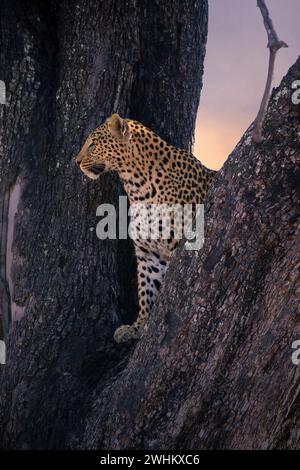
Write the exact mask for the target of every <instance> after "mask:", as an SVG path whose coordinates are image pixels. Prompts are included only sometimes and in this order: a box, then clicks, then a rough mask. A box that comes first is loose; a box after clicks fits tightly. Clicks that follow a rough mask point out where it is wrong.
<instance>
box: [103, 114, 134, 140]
mask: <svg viewBox="0 0 300 470" xmlns="http://www.w3.org/2000/svg"><path fill="white" fill-rule="evenodd" d="M107 123H108V128H109V130H110V132H111V134H112V135H113V136H114V137H115V138H116V139H118V140H124V141H126V142H129V140H130V138H131V133H130V130H129V126H128V122H127V121H125V119H122V118H121V117H120V116H119V115H118V114H113V115H112V116H111V117H110V118H109V119H108V120H107Z"/></svg>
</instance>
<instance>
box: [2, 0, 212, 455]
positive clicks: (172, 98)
mask: <svg viewBox="0 0 300 470" xmlns="http://www.w3.org/2000/svg"><path fill="white" fill-rule="evenodd" d="M0 21H1V39H0V41H1V43H0V79H1V80H4V81H5V83H6V86H7V105H6V106H0V119H1V128H0V157H1V159H0V184H1V188H0V199H1V201H0V202H1V204H0V207H1V212H0V216H1V217H2V219H1V227H0V233H1V234H2V238H1V264H2V265H1V270H0V272H1V278H2V279H1V285H0V292H1V298H0V314H2V316H3V317H5V325H8V323H9V321H10V316H11V313H12V311H13V313H16V314H21V313H24V317H23V319H22V320H21V321H20V322H19V323H17V324H14V326H13V328H11V331H10V334H9V335H8V337H7V338H6V339H7V352H8V356H7V365H6V366H1V370H0V374H1V375H0V390H1V392H0V393H1V398H0V447H3V448H65V447H67V446H68V443H69V442H70V439H71V436H72V439H73V441H74V442H76V439H78V442H80V441H81V439H82V435H83V432H84V428H83V425H84V422H85V417H86V413H87V412H88V410H89V405H91V404H92V402H93V393H94V391H95V389H96V388H97V390H98V392H99V387H100V388H101V389H102V388H105V386H106V384H107V383H109V381H110V380H112V378H114V377H115V376H116V374H117V373H118V372H119V371H120V370H122V369H123V368H124V367H125V365H126V362H127V361H128V359H129V356H130V353H131V350H132V348H130V347H129V346H122V347H121V346H117V345H116V344H115V343H114V342H113V340H112V335H113V331H114V329H115V328H116V327H117V326H118V325H119V324H120V323H122V322H124V321H127V322H128V321H130V320H133V318H134V316H135V315H136V309H137V307H136V293H135V291H136V289H135V262H134V256H133V250H132V245H131V243H129V242H127V241H117V240H116V241H107V242H100V241H99V240H98V239H97V238H96V235H95V230H94V228H95V225H96V223H97V219H96V216H95V215H96V207H97V206H98V205H99V204H100V203H101V202H106V203H107V202H113V203H115V204H117V200H118V199H117V197H118V195H119V194H121V192H122V189H121V187H120V184H119V183H118V181H117V179H116V177H113V176H106V177H105V178H102V179H101V181H99V182H97V183H91V182H87V181H86V180H85V179H84V177H83V176H82V175H81V174H80V172H79V171H78V169H77V168H75V166H74V165H73V157H74V155H75V154H76V153H77V152H78V150H79V149H80V147H81V145H82V143H83V141H84V139H85V137H86V136H87V133H88V131H89V130H91V129H93V128H95V127H96V126H97V125H99V124H100V123H101V122H102V121H103V120H104V119H105V118H106V117H107V116H109V115H110V114H111V113H112V112H114V111H117V112H118V113H119V114H120V115H122V116H130V117H131V118H135V119H138V120H140V121H142V122H143V123H144V124H146V125H148V126H150V127H151V128H153V129H155V130H156V131H157V132H159V133H160V134H161V136H163V137H164V138H166V139H168V140H169V141H170V142H171V143H173V144H175V145H180V146H182V147H186V148H189V147H190V145H191V142H192V137H193V130H194V123H195V116H196V111H197V107H198V100H199V94H200V89H201V85H202V72H203V59H204V54H205V44H206V37H207V0H199V1H196V2H195V1H193V0H169V1H168V2H161V1H158V0H139V1H126V0H98V1H95V0H89V1H79V0H77V1H75V0H73V1H69V0H64V1H58V0H57V1H56V0H52V1H47V2H43V1H39V0H25V1H22V2H21V1H17V0H2V1H1V5H0ZM19 193H20V200H19V201H18V199H19ZM16 203H18V210H17V213H16V217H14V210H13V207H14V206H16ZM12 224H14V227H12ZM12 229H13V233H14V241H13V245H12V251H13V255H14V259H13V262H12V263H11V252H10V251H11V250H10V242H11V240H9V237H8V236H7V234H9V233H12ZM11 264H12V277H11V273H10V271H11ZM2 291H3V295H2ZM12 302H15V304H16V305H13V303H12ZM22 310H24V312H22Z"/></svg>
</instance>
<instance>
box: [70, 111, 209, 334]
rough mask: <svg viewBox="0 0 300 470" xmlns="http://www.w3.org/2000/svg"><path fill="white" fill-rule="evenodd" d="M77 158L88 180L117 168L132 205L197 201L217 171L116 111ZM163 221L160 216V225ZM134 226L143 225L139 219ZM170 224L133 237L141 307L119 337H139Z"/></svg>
mask: <svg viewBox="0 0 300 470" xmlns="http://www.w3.org/2000/svg"><path fill="white" fill-rule="evenodd" d="M75 161H76V163H77V165H78V166H79V168H80V170H81V171H82V172H83V173H84V174H85V175H86V176H87V177H88V178H90V179H92V180H96V179H98V178H99V177H100V176H102V175H103V174H104V173H106V172H115V173H117V174H118V176H119V178H120V180H121V182H122V184H123V187H124V190H125V193H126V194H127V197H128V200H129V205H130V206H131V205H137V204H140V205H150V206H153V205H158V206H160V205H166V204H167V205H180V206H182V205H184V204H191V205H193V207H195V205H197V204H202V203H203V201H204V198H205V196H206V194H207V192H208V190H209V188H210V186H211V184H212V182H213V180H214V177H215V174H216V173H217V172H216V171H215V170H212V169H209V168H207V167H206V166H205V165H204V164H202V163H201V161H200V160H199V159H198V158H196V157H195V156H194V155H193V154H192V153H191V152H189V151H186V150H184V149H181V148H177V147H174V146H173V145H170V144H168V143H167V142H166V141H165V140H164V139H162V138H161V137H159V135H158V134H156V133H155V132H154V131H152V130H151V129H149V128H148V127H146V126H144V125H143V124H141V123H140V122H138V121H135V120H133V119H129V118H122V117H121V116H119V115H118V114H116V113H114V114H112V115H111V116H110V117H109V118H107V119H106V121H104V122H103V123H102V124H101V125H100V126H98V127H97V128H96V129H95V130H94V131H92V132H90V133H89V135H88V137H87V139H86V141H85V143H84V145H83V147H82V148H81V150H80V152H79V153H78V155H77V156H76V157H75ZM161 225H162V222H161V220H160V221H159V229H160V231H161ZM137 227H138V229H140V230H141V227H140V226H139V224H137ZM172 228H173V229H174V219H171V222H170V226H169V229H170V230H169V236H168V237H167V238H166V237H164V238H163V237H160V238H159V237H158V238H156V239H153V238H152V237H148V238H147V237H135V238H134V248H135V254H136V259H137V284H138V285H137V290H138V304H139V311H138V316H137V319H136V320H135V322H134V323H133V324H132V325H121V326H119V327H118V328H117V329H116V331H115V333H114V340H115V341H116V342H117V343H124V342H127V341H130V340H137V339H139V338H140V335H141V331H142V327H143V326H144V325H145V323H146V321H147V319H148V318H149V316H150V314H151V311H152V310H153V306H154V303H155V301H156V298H157V296H158V292H159V290H160V287H161V284H162V282H163V280H164V277H165V274H166V271H167V268H168V265H169V263H170V259H171V256H172V254H173V253H174V251H175V249H176V247H177V245H178V242H179V241H178V239H176V237H175V236H174V230H171V229H172Z"/></svg>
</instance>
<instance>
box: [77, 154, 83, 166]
mask: <svg viewBox="0 0 300 470" xmlns="http://www.w3.org/2000/svg"><path fill="white" fill-rule="evenodd" d="M75 162H76V163H77V165H80V163H81V162H82V156H81V155H80V154H79V155H77V157H75Z"/></svg>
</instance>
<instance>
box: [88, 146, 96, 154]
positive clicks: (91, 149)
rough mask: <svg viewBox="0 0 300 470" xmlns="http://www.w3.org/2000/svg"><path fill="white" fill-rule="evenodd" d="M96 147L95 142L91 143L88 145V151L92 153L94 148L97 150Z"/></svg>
mask: <svg viewBox="0 0 300 470" xmlns="http://www.w3.org/2000/svg"><path fill="white" fill-rule="evenodd" d="M95 147H96V145H95V144H91V145H90V146H89V147H88V153H91V152H92V151H93V150H95Z"/></svg>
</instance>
